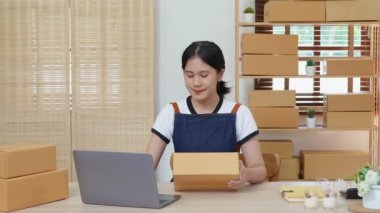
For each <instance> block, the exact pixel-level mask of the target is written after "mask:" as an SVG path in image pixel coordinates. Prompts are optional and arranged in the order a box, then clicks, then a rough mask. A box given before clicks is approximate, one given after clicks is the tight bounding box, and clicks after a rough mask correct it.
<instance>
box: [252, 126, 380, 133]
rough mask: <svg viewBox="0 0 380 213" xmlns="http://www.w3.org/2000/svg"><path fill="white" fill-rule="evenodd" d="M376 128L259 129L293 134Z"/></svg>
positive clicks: (301, 127)
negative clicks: (298, 132)
mask: <svg viewBox="0 0 380 213" xmlns="http://www.w3.org/2000/svg"><path fill="white" fill-rule="evenodd" d="M376 129H377V127H372V128H360V129H358V128H326V127H324V126H317V127H316V128H307V127H306V126H299V127H298V128H295V129H281V128H277V129H271V128H268V129H267V128H259V131H260V132H295V131H301V132H304V131H305V132H307V131H370V130H376Z"/></svg>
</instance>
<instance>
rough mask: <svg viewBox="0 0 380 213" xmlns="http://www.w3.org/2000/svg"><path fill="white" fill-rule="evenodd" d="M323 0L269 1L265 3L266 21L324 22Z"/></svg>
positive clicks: (324, 5)
mask: <svg viewBox="0 0 380 213" xmlns="http://www.w3.org/2000/svg"><path fill="white" fill-rule="evenodd" d="M325 7H326V3H325V2H323V1H269V2H268V3H266V4H265V5H264V22H324V21H325V16H326V8H325Z"/></svg>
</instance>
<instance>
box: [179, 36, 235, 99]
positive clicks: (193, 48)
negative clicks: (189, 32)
mask: <svg viewBox="0 0 380 213" xmlns="http://www.w3.org/2000/svg"><path fill="white" fill-rule="evenodd" d="M194 56H198V57H199V58H201V59H202V61H204V62H205V63H206V64H208V65H209V66H211V67H212V68H214V69H215V70H216V71H217V72H218V73H220V72H223V70H224V68H225V61H224V56H223V52H222V50H221V49H220V48H219V46H218V45H216V44H215V43H214V42H211V41H196V42H193V43H191V44H190V46H188V47H187V48H186V49H185V51H184V52H183V54H182V69H183V70H185V67H186V64H187V61H188V60H189V59H190V58H192V57H194ZM216 91H217V93H218V95H219V96H220V97H222V98H223V97H224V95H225V94H228V93H229V92H230V91H231V88H230V87H227V83H226V82H225V81H218V84H217V88H216Z"/></svg>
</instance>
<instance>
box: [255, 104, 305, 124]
mask: <svg viewBox="0 0 380 213" xmlns="http://www.w3.org/2000/svg"><path fill="white" fill-rule="evenodd" d="M250 109H251V111H252V114H253V117H254V119H255V121H256V124H257V126H258V127H259V128H298V122H299V118H298V109H297V108H295V107H285V108H269V107H262V108H261V107H250Z"/></svg>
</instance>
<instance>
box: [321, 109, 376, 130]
mask: <svg viewBox="0 0 380 213" xmlns="http://www.w3.org/2000/svg"><path fill="white" fill-rule="evenodd" d="M326 114H327V116H326V124H327V128H352V129H354V128H364V129H369V128H372V124H373V118H372V112H327V113H326Z"/></svg>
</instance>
